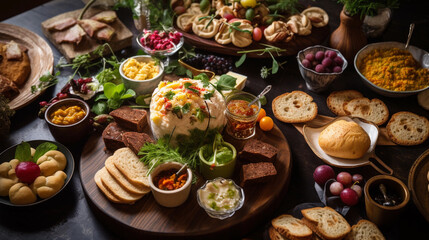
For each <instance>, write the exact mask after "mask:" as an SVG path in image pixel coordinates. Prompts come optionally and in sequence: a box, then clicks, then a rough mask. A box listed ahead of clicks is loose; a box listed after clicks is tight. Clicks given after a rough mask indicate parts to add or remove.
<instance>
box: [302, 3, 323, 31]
mask: <svg viewBox="0 0 429 240" xmlns="http://www.w3.org/2000/svg"><path fill="white" fill-rule="evenodd" d="M302 14H303V15H305V16H307V17H308V19H310V21H311V25H313V27H324V26H326V25H328V22H329V16H328V14H327V13H326V12H325V10H323V9H321V8H319V7H310V8H307V9H305V10H304V11H302Z"/></svg>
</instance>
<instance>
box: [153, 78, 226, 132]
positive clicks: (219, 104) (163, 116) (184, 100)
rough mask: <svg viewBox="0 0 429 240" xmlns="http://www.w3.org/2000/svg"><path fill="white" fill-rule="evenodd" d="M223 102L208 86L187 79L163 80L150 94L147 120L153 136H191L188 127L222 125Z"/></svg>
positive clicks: (216, 126) (200, 128)
mask: <svg viewBox="0 0 429 240" xmlns="http://www.w3.org/2000/svg"><path fill="white" fill-rule="evenodd" d="M224 111H225V101H224V99H223V97H222V95H221V94H220V93H219V92H218V91H216V90H215V89H214V88H213V87H212V86H211V85H206V86H205V85H204V84H203V83H202V82H201V81H199V80H192V79H189V78H183V79H179V80H178V81H174V82H165V81H162V82H160V84H159V85H158V88H156V89H155V91H154V92H153V94H152V100H151V103H150V122H151V128H152V132H153V134H154V136H155V138H157V139H158V138H161V137H163V136H165V135H170V134H171V133H172V131H173V129H174V128H175V130H174V136H177V135H186V136H189V135H190V130H192V129H199V130H203V131H204V130H206V129H207V126H208V124H209V120H210V125H209V129H213V128H220V127H223V126H225V123H226V119H225V114H224Z"/></svg>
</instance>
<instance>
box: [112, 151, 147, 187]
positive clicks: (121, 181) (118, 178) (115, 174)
mask: <svg viewBox="0 0 429 240" xmlns="http://www.w3.org/2000/svg"><path fill="white" fill-rule="evenodd" d="M114 161H115V160H114V158H113V156H110V157H108V158H107V159H106V162H105V163H104V165H105V167H106V169H107V171H108V172H109V173H110V175H112V177H113V178H114V179H115V180H116V181H117V182H118V183H119V185H121V186H122V187H123V188H124V189H125V190H126V191H128V192H130V193H135V194H146V193H148V192H150V188H148V187H146V186H144V187H140V186H136V185H134V184H133V183H131V182H130V181H128V180H127V178H126V177H125V176H124V174H122V173H121V172H120V171H119V170H118V169H117V168H116V167H115V164H114Z"/></svg>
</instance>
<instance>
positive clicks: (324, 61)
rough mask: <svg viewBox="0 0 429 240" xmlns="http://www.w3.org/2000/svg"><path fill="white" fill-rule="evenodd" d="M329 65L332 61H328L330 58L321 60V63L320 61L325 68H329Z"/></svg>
mask: <svg viewBox="0 0 429 240" xmlns="http://www.w3.org/2000/svg"><path fill="white" fill-rule="evenodd" d="M331 64H332V59H330V58H325V59H323V61H322V65H323V66H324V67H325V68H327V67H330V66H331Z"/></svg>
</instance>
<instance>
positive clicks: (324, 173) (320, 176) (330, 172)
mask: <svg viewBox="0 0 429 240" xmlns="http://www.w3.org/2000/svg"><path fill="white" fill-rule="evenodd" d="M334 177H335V172H334V169H332V168H331V167H330V166H328V165H320V166H318V167H317V168H316V169H315V170H314V173H313V178H314V181H316V183H317V184H319V185H320V186H323V185H324V184H325V183H326V181H328V180H329V179H331V178H334Z"/></svg>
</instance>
